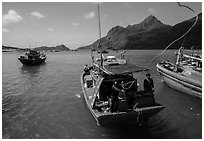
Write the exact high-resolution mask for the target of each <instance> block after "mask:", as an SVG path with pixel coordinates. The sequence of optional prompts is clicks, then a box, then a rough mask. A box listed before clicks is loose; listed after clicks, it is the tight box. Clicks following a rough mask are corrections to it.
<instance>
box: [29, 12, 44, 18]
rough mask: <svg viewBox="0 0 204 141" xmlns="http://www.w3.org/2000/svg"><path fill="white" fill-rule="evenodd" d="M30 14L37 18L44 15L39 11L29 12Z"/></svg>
mask: <svg viewBox="0 0 204 141" xmlns="http://www.w3.org/2000/svg"><path fill="white" fill-rule="evenodd" d="M30 14H31V15H32V16H34V17H35V18H37V19H41V18H45V16H44V15H42V14H41V13H40V12H31V13H30Z"/></svg>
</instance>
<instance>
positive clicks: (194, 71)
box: [156, 47, 202, 98]
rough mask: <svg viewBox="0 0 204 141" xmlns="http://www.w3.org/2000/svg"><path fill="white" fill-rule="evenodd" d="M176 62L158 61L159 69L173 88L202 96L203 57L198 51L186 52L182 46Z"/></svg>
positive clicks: (165, 80)
mask: <svg viewBox="0 0 204 141" xmlns="http://www.w3.org/2000/svg"><path fill="white" fill-rule="evenodd" d="M176 54H177V60H176V63H175V64H173V63H171V62H169V61H168V60H167V61H164V62H160V63H157V65H156V67H157V71H158V72H159V73H160V75H161V76H162V78H163V80H164V82H165V83H166V84H167V85H168V86H169V87H171V88H173V89H176V90H178V91H181V92H183V93H186V94H189V95H193V96H196V97H199V98H202V58H201V55H199V54H198V53H190V55H188V54H187V53H186V54H185V53H184V47H181V48H180V49H179V51H178V53H176Z"/></svg>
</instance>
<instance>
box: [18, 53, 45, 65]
mask: <svg viewBox="0 0 204 141" xmlns="http://www.w3.org/2000/svg"><path fill="white" fill-rule="evenodd" d="M18 60H19V61H20V62H21V63H22V64H23V65H39V64H42V63H44V62H45V60H46V55H45V54H43V53H41V52H39V51H35V50H29V52H26V53H25V55H23V56H20V57H19V58H18Z"/></svg>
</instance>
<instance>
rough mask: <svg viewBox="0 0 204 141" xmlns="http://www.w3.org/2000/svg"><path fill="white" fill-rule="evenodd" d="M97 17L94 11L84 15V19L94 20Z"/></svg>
mask: <svg viewBox="0 0 204 141" xmlns="http://www.w3.org/2000/svg"><path fill="white" fill-rule="evenodd" d="M94 17H95V13H94V12H93V11H91V12H89V13H86V14H85V15H84V18H85V19H92V18H94Z"/></svg>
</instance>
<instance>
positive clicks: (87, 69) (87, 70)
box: [84, 64, 90, 75]
mask: <svg viewBox="0 0 204 141" xmlns="http://www.w3.org/2000/svg"><path fill="white" fill-rule="evenodd" d="M84 72H85V74H86V75H88V74H89V73H90V72H89V67H88V65H87V64H86V65H85V67H84Z"/></svg>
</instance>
